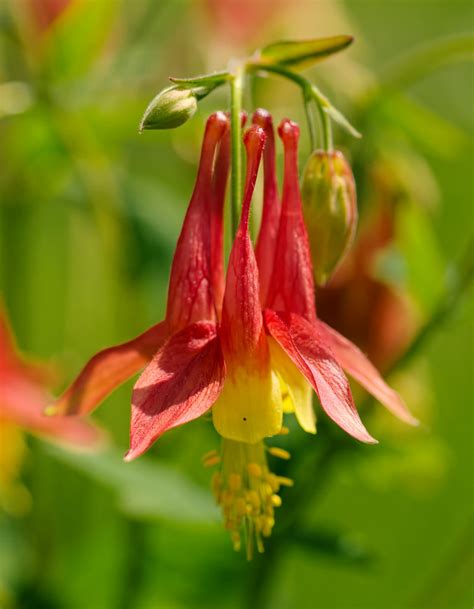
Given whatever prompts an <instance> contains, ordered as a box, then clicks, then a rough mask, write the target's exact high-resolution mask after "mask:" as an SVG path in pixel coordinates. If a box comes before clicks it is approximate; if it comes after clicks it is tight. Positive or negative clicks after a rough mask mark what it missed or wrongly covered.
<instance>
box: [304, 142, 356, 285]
mask: <svg viewBox="0 0 474 609" xmlns="http://www.w3.org/2000/svg"><path fill="white" fill-rule="evenodd" d="M301 195H302V199H303V213H304V219H305V223H306V228H307V230H308V236H309V241H310V248H311V257H312V260H313V271H314V278H315V281H316V283H317V284H318V285H324V284H326V283H327V282H328V281H329V279H330V278H331V276H332V274H333V273H334V271H335V270H336V267H337V266H338V264H339V263H340V262H341V261H342V259H343V258H344V256H345V254H346V252H347V250H348V249H349V247H350V245H351V243H352V240H353V238H354V234H355V229H356V226H357V201H356V191H355V184H354V177H353V175H352V171H351V168H350V166H349V164H348V163H347V161H346V159H345V158H344V156H343V154H342V153H341V152H339V151H332V152H325V151H321V150H318V151H316V152H314V153H313V154H312V155H311V157H310V158H309V160H308V162H307V164H306V167H305V170H304V173H303V183H302V192H301Z"/></svg>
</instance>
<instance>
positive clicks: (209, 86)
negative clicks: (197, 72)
mask: <svg viewBox="0 0 474 609" xmlns="http://www.w3.org/2000/svg"><path fill="white" fill-rule="evenodd" d="M229 78H230V74H229V72H215V73H214V74H204V75H202V76H196V77H193V78H175V77H174V76H170V78H169V80H171V82H172V83H174V84H176V85H179V86H180V87H181V88H182V89H193V91H194V93H195V94H196V96H197V98H198V99H201V98H202V97H204V96H205V95H207V94H208V93H210V92H211V91H213V90H214V89H216V88H217V87H220V86H221V85H223V84H225V83H226V82H227V81H228V80H229Z"/></svg>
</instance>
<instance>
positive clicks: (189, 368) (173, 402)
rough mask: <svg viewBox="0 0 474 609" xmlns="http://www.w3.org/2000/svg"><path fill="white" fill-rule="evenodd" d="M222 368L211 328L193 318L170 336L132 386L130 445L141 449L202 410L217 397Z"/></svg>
mask: <svg viewBox="0 0 474 609" xmlns="http://www.w3.org/2000/svg"><path fill="white" fill-rule="evenodd" d="M224 377H225V367H224V361H223V358H222V352H221V349H220V345H219V340H218V338H217V334H216V327H215V325H214V324H213V323H211V322H204V321H201V322H197V323H195V324H192V325H190V326H188V327H187V328H185V329H184V330H182V331H181V332H178V333H177V334H175V335H174V336H172V337H171V338H170V339H169V340H168V341H167V342H166V343H165V344H164V345H163V347H162V348H161V349H160V350H159V351H158V353H157V354H156V355H155V357H154V358H153V359H152V361H151V362H150V364H149V365H148V366H147V367H146V368H145V370H144V372H143V374H142V375H141V376H140V378H139V379H138V381H137V383H136V384H135V387H134V389H133V396H132V422H131V428H130V450H129V451H128V453H127V455H126V457H125V458H126V460H127V461H131V460H132V459H135V458H136V457H138V456H139V455H141V454H142V453H144V452H145V451H146V450H147V449H148V448H149V447H150V446H151V445H152V444H153V442H154V441H155V440H156V439H157V438H158V437H159V436H161V435H162V434H163V433H164V432H165V431H167V430H168V429H171V428H173V427H177V426H178V425H182V424H183V423H187V422H188V421H192V420H193V419H197V418H198V417H200V416H201V415H202V414H204V413H205V412H206V411H207V410H209V408H210V407H211V406H212V404H213V403H214V402H215V401H216V399H217V398H218V396H219V394H220V392H221V390H222V386H223V384H224Z"/></svg>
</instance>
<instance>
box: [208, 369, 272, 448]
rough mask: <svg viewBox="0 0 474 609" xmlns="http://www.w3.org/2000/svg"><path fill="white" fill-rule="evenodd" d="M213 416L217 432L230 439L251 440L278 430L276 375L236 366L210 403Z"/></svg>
mask: <svg viewBox="0 0 474 609" xmlns="http://www.w3.org/2000/svg"><path fill="white" fill-rule="evenodd" d="M212 418H213V421H214V427H215V428H216V430H217V431H218V433H220V435H221V436H223V437H224V438H228V439H229V440H236V441H238V442H247V443H249V444H254V443H256V442H259V441H260V440H262V439H263V438H266V437H269V436H273V435H275V434H277V433H278V432H279V431H280V429H281V425H282V420H283V410H282V399H281V389H280V382H279V380H278V377H277V375H276V374H275V373H274V372H271V371H269V372H268V373H267V374H264V375H260V374H258V373H257V374H251V373H250V372H249V371H248V370H245V369H244V368H242V367H240V368H237V369H235V370H234V371H233V374H231V375H228V376H227V378H226V380H225V383H224V388H223V390H222V393H221V394H220V396H219V398H218V400H217V401H216V403H215V404H214V406H213V407H212Z"/></svg>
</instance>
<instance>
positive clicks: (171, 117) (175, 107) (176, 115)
mask: <svg viewBox="0 0 474 609" xmlns="http://www.w3.org/2000/svg"><path fill="white" fill-rule="evenodd" d="M196 110H197V98H196V95H195V94H194V92H193V91H192V89H180V88H177V87H170V88H168V89H165V90H164V91H161V93H158V95H157V96H156V97H155V98H154V99H153V100H152V101H151V103H150V104H149V106H148V108H147V109H146V110H145V114H144V115H143V118H142V122H141V123H140V131H143V130H144V129H174V128H175V127H179V126H181V125H183V124H184V123H185V122H186V121H188V120H189V119H190V118H191V117H192V116H193V115H194V113H195V112H196Z"/></svg>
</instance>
